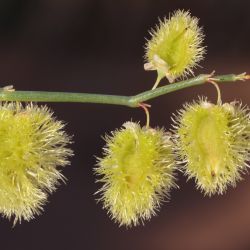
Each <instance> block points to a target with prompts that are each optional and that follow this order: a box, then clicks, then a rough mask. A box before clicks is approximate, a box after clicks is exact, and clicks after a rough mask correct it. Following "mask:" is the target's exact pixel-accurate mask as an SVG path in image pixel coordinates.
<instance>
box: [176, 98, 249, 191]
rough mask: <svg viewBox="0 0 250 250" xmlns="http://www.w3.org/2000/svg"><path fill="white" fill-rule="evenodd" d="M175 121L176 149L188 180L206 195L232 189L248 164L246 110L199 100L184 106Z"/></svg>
mask: <svg viewBox="0 0 250 250" xmlns="http://www.w3.org/2000/svg"><path fill="white" fill-rule="evenodd" d="M175 121H176V126H175V132H176V149H177V153H178V155H179V159H180V161H181V162H184V163H185V165H184V168H183V169H184V171H185V173H186V175H187V176H188V178H194V179H195V181H196V184H197V187H198V188H199V189H201V190H202V191H203V192H204V194H206V195H212V194H215V193H218V194H222V193H224V192H225V191H226V190H227V187H228V186H229V185H232V186H235V185H236V182H237V181H238V180H240V179H241V174H242V173H244V172H245V171H246V169H247V167H248V162H249V160H250V143H249V139H250V118H249V109H248V108H247V107H242V105H241V104H240V103H238V102H232V103H225V104H223V105H214V104H212V103H210V102H208V101H206V100H200V101H199V102H194V103H192V104H186V105H185V106H184V109H182V110H180V111H179V113H178V115H177V116H176V118H175Z"/></svg>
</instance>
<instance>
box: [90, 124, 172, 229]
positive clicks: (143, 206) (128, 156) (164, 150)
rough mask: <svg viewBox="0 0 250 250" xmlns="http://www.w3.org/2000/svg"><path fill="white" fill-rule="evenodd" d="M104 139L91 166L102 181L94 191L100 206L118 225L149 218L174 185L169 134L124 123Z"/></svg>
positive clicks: (134, 223) (130, 224) (136, 222)
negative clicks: (104, 141)
mask: <svg viewBox="0 0 250 250" xmlns="http://www.w3.org/2000/svg"><path fill="white" fill-rule="evenodd" d="M105 140H106V142H107V145H106V146H105V148H104V156H103V158H99V161H98V167H97V168H96V169H95V171H96V173H97V174H98V176H100V178H99V179H98V182H101V183H103V186H102V188H101V189H100V190H99V191H98V192H97V193H101V198H100V200H101V201H102V202H103V207H104V208H105V209H107V210H108V213H109V214H110V215H111V217H112V219H114V220H115V221H116V222H118V223H119V224H120V225H125V226H132V225H138V224H139V223H140V222H142V223H143V222H144V221H145V220H149V219H150V218H151V216H152V215H155V213H156V210H157V209H158V208H159V207H160V204H161V202H162V201H164V200H165V199H166V197H167V195H168V193H169V190H170V188H171V187H173V186H175V182H174V181H175V179H174V176H173V169H174V158H173V154H172V148H173V145H172V142H171V141H170V136H169V135H168V134H167V133H166V132H165V131H164V130H163V129H152V128H146V127H142V128H141V127H140V125H139V124H137V123H133V122H126V123H125V124H124V125H123V128H121V129H120V130H117V131H115V132H112V134H111V136H106V138H105Z"/></svg>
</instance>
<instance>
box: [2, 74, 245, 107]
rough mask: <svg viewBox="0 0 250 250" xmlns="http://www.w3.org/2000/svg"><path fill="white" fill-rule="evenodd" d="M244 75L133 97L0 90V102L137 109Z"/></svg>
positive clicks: (194, 80) (200, 79) (195, 80)
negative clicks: (159, 99) (65, 103)
mask: <svg viewBox="0 0 250 250" xmlns="http://www.w3.org/2000/svg"><path fill="white" fill-rule="evenodd" d="M247 77H248V76H246V75H245V74H241V75H234V74H230V75H220V76H213V77H212V76H211V75H208V74H206V75H199V76H197V77H194V78H192V79H189V80H186V81H181V82H177V83H172V84H168V85H166V86H163V87H159V88H156V89H154V90H148V91H145V92H142V93H140V94H138V95H134V96H120V95H103V94H89V93H70V92H46V91H11V90H8V88H6V89H5V88H2V89H1V90H0V101H24V102H30V101H32V102H78V103H102V104H114V105H123V106H129V107H139V105H140V103H142V102H145V101H149V100H151V99H154V98H156V97H159V96H162V95H165V94H167V93H170V92H174V91H177V90H181V89H184V88H188V87H192V86H195V85H201V84H203V83H206V82H208V80H209V79H210V78H211V79H213V80H214V81H216V82H217V83H218V82H234V81H237V80H245V79H248V78H247Z"/></svg>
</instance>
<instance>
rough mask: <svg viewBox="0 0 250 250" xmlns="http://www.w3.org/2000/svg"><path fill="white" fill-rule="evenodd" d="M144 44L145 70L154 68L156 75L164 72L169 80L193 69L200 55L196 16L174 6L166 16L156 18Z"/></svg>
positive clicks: (171, 80) (203, 50)
mask: <svg viewBox="0 0 250 250" xmlns="http://www.w3.org/2000/svg"><path fill="white" fill-rule="evenodd" d="M150 34H151V36H152V37H151V39H150V40H149V41H148V42H147V44H146V55H145V58H146V61H147V63H146V64H145V69H146V70H157V73H158V78H163V77H164V76H166V77H167V78H168V80H169V81H170V82H173V81H174V80H175V79H176V78H178V77H182V76H185V75H187V74H189V73H191V74H192V73H193V71H192V69H193V68H194V67H195V66H197V64H198V62H199V61H200V60H201V59H203V55H204V53H205V49H204V47H202V42H203V37H204V35H203V33H202V30H201V28H199V26H198V19H197V18H196V17H191V16H190V13H189V12H188V11H182V10H178V11H176V12H175V13H174V14H173V15H172V16H171V17H170V18H169V19H166V18H165V19H164V20H163V21H160V24H159V25H158V26H157V27H156V29H155V30H152V31H151V32H150Z"/></svg>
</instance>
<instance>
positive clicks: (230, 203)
mask: <svg viewBox="0 0 250 250" xmlns="http://www.w3.org/2000/svg"><path fill="white" fill-rule="evenodd" d="M249 7H250V4H249V1H244V0H238V1H236V0H235V1H228V0H221V1H218V0H217V1H216V0H214V1H213V0H207V1H185V0H177V1H168V0H165V1H163V0H127V1H113V0H106V1H104V0H102V1H101V0H85V1H84V0H5V1H3V0H1V1H0V82H1V85H2V86H5V85H9V84H13V85H14V86H15V88H16V89H19V90H50V91H57V90H60V91H81V92H96V93H109V94H124V95H125V94H126V95H132V94H135V93H138V92H140V91H143V90H146V89H149V88H150V87H151V86H152V84H153V81H154V78H155V74H154V73H153V72H144V70H143V59H142V57H143V53H144V50H143V45H144V42H145V37H147V38H149V35H148V29H149V28H150V27H152V26H154V25H155V23H156V22H157V18H158V17H161V18H162V17H163V16H164V15H168V13H169V12H171V11H173V10H175V9H178V8H181V9H185V10H188V9H189V10H190V11H191V12H192V14H193V15H195V16H197V17H199V18H200V24H201V25H202V26H204V30H205V33H206V39H205V44H206V45H207V46H208V55H207V56H206V60H205V61H204V62H202V66H203V68H202V69H198V70H197V71H195V73H196V74H199V73H209V72H211V71H212V70H214V69H215V70H216V71H217V73H220V74H221V73H241V72H244V71H248V72H249V73H250V68H249V65H250V58H249V54H250V50H249V44H250V35H249V30H250V15H249V10H250V8H249ZM249 90H250V84H249V83H235V84H228V85H223V86H222V94H223V100H224V101H231V100H234V99H237V100H242V102H243V103H245V104H249V105H250V101H249ZM198 95H206V96H208V97H209V99H210V100H213V101H214V100H215V99H216V95H215V90H214V89H213V87H211V86H209V85H207V86H199V87H196V88H191V89H186V90H182V91H179V92H176V93H172V94H169V95H167V96H164V97H161V98H158V99H157V100H154V101H152V102H151V104H152V105H153V107H152V110H151V119H152V126H155V125H159V126H165V127H166V128H169V127H170V124H169V123H170V116H171V114H172V113H173V112H175V111H176V109H178V108H180V107H181V105H182V104H183V103H184V102H185V101H191V100H193V99H195V98H197V96H198ZM49 106H50V107H51V108H53V110H54V111H55V114H56V116H57V117H58V118H59V119H62V120H65V121H66V122H67V123H68V125H67V132H68V133H70V134H73V135H74V141H75V144H74V146H73V147H74V151H75V156H74V157H73V158H72V165H71V166H68V167H67V168H65V170H64V174H65V175H66V177H67V178H68V183H67V185H62V186H61V187H60V188H59V190H58V191H57V192H56V193H54V194H53V195H51V196H50V200H49V203H48V205H46V207H45V212H44V213H43V214H42V215H41V216H39V217H37V218H36V219H35V220H33V221H31V222H29V223H27V222H23V223H22V224H21V225H17V226H16V227H15V228H11V226H12V225H11V223H10V222H8V221H7V220H6V219H1V221H0V249H3V250H9V249H11V250H16V249H18V250H23V249H25V250H57V249H60V250H64V249H65V250H67V249H72V250H78V249H84V250H85V249H86V250H89V249H91V250H95V249H98V250H99V249H100V250H105V249H109V250H113V249H115V250H116V249H117V250H118V249H119V250H125V249H126V250H129V249H131V250H161V249H164V250H165V249H170V250H171V249H201V250H203V249H237V250H241V249H250V178H249V176H248V175H246V176H245V180H244V181H242V182H241V183H239V184H238V185H237V188H235V189H232V188H230V189H229V190H228V192H227V194H225V195H224V196H215V197H213V198H208V197H203V195H202V194H201V193H199V192H197V191H196V190H195V185H194V183H193V181H190V182H188V183H186V178H184V177H182V176H181V174H179V180H178V184H179V186H180V189H179V190H173V192H172V193H171V201H170V202H169V203H166V204H164V205H163V206H162V208H161V211H160V212H159V214H158V216H157V217H154V218H153V219H152V220H151V221H150V222H148V223H146V224H145V226H139V227H136V228H132V229H130V230H127V229H125V228H119V227H118V226H117V225H116V224H114V223H113V222H112V221H111V220H110V219H109V218H108V216H107V215H106V212H105V211H103V210H102V208H101V205H100V204H96V202H95V198H94V196H93V193H94V192H95V191H96V190H97V188H98V185H97V184H95V178H94V176H93V172H92V168H93V166H94V165H95V158H94V156H93V155H100V153H101V148H102V146H103V145H104V142H103V140H102V139H101V135H103V134H105V133H106V132H108V131H111V130H114V129H115V128H117V127H120V126H121V125H122V123H123V122H125V121H127V120H130V119H131V118H132V119H133V120H135V121H137V120H141V121H142V122H144V118H145V117H144V114H143V112H142V111H141V110H138V109H129V108H126V107H119V106H108V105H95V104H49Z"/></svg>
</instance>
